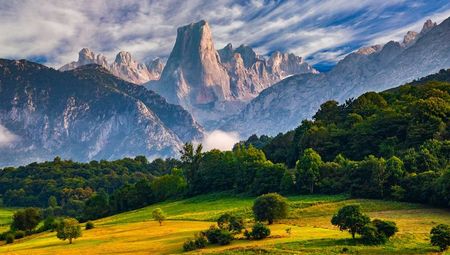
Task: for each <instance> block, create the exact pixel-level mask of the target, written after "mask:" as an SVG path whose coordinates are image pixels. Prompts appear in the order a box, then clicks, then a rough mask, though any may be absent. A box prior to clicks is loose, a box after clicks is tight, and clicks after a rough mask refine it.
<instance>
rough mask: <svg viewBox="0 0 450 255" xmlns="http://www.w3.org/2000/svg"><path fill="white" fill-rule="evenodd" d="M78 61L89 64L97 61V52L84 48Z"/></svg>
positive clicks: (79, 53)
mask: <svg viewBox="0 0 450 255" xmlns="http://www.w3.org/2000/svg"><path fill="white" fill-rule="evenodd" d="M78 62H79V63H81V64H83V65H87V64H92V63H93V62H95V53H94V52H92V51H91V50H90V49H88V48H83V49H81V50H80V52H78Z"/></svg>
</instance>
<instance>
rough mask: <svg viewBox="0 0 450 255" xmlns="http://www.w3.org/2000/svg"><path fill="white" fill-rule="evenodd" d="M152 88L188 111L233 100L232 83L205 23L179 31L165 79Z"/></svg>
mask: <svg viewBox="0 0 450 255" xmlns="http://www.w3.org/2000/svg"><path fill="white" fill-rule="evenodd" d="M150 88H151V89H154V90H155V91H157V92H158V93H160V94H161V95H162V96H164V97H165V98H166V99H167V100H168V101H169V102H171V103H179V104H181V105H182V106H184V107H186V108H188V109H189V108H191V107H192V106H195V105H204V104H208V103H213V102H216V101H225V100H229V99H231V92H230V81H229V79H228V75H227V72H226V70H225V68H224V67H223V66H222V65H221V64H220V61H219V56H218V53H217V51H216V50H215V48H214V44H213V41H212V36H211V31H210V28H209V26H208V24H207V23H206V22H205V21H200V22H197V23H192V24H190V25H187V26H184V27H180V28H178V30H177V39H176V42H175V46H174V47H173V50H172V52H171V53H170V56H169V59H168V60H167V64H166V66H165V68H164V70H163V72H162V74H161V78H160V80H159V81H158V82H157V84H156V85H155V86H153V87H150Z"/></svg>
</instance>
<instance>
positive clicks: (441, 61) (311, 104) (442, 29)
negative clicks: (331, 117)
mask: <svg viewBox="0 0 450 255" xmlns="http://www.w3.org/2000/svg"><path fill="white" fill-rule="evenodd" d="M449 67H450V18H448V19H447V20H445V21H443V22H442V23H441V24H439V25H436V23H434V22H432V21H427V22H426V23H425V24H424V26H423V29H422V31H421V32H420V33H413V32H408V34H407V35H406V36H405V39H404V40H403V42H394V41H391V42H388V43H386V44H384V45H382V46H381V45H375V46H370V47H365V48H362V49H360V50H358V51H356V52H354V53H351V54H349V55H348V56H346V57H345V58H344V59H343V60H341V61H340V62H339V63H338V64H337V65H336V66H335V67H334V68H333V69H332V70H330V71H329V72H327V73H322V74H317V75H311V74H302V75H293V76H291V77H289V78H286V79H284V80H282V81H280V82H278V83H277V84H275V85H272V86H271V87H270V88H267V89H266V90H264V91H263V92H261V93H260V94H259V95H258V96H257V97H256V98H255V99H253V100H252V101H251V102H250V103H249V104H248V105H246V107H245V108H244V109H243V110H242V111H241V112H240V113H239V114H236V115H234V116H232V117H229V118H228V119H226V120H225V121H223V123H224V124H223V125H221V126H219V127H220V128H221V129H225V130H232V131H238V132H240V133H241V135H242V136H244V137H245V136H249V135H251V134H253V133H256V134H270V135H276V134H277V133H278V132H285V131H287V130H289V129H292V128H294V127H296V126H298V125H299V124H300V122H301V121H302V120H303V119H307V118H311V117H312V116H313V114H314V113H315V112H316V111H317V110H318V108H319V106H320V104H322V103H324V102H325V101H327V100H332V99H333V100H337V101H340V102H344V101H345V100H347V99H349V98H352V97H357V96H359V95H361V94H363V93H365V92H367V91H383V90H386V89H388V88H392V87H395V86H399V85H402V84H404V83H406V82H410V81H412V80H414V79H417V78H420V77H424V76H427V75H429V74H433V73H436V72H438V71H439V70H440V69H447V68H449Z"/></svg>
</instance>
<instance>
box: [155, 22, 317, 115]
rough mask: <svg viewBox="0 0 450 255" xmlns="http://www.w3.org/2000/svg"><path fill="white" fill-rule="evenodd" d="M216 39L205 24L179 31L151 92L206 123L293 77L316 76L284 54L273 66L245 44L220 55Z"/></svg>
mask: <svg viewBox="0 0 450 255" xmlns="http://www.w3.org/2000/svg"><path fill="white" fill-rule="evenodd" d="M212 38H213V37H212V34H211V29H210V27H209V25H208V23H207V22H206V21H204V20H201V21H199V22H196V23H191V24H189V25H186V26H183V27H180V28H178V29H177V38H176V42H175V45H174V47H173V49H172V52H171V53H170V56H169V59H168V60H167V64H166V66H165V67H164V70H163V72H162V74H161V78H160V79H159V80H158V81H156V82H150V83H148V88H149V89H151V90H154V91H156V92H158V93H159V94H161V95H163V96H164V97H165V98H166V99H167V100H168V101H169V102H171V103H177V104H181V105H182V106H183V107H185V108H186V109H188V110H189V111H191V113H192V114H193V115H194V116H195V117H196V118H197V120H199V121H200V122H202V123H207V122H210V121H212V122H213V121H216V120H218V119H220V118H223V116H224V115H229V114H232V113H235V112H237V111H239V110H240V109H241V107H242V106H243V105H244V104H245V103H246V102H247V101H248V100H250V99H252V98H254V97H256V96H257V95H258V94H259V93H260V92H261V91H263V90H264V89H266V88H268V87H270V86H271V85H272V84H274V83H275V82H277V81H279V80H280V79H283V78H285V77H287V76H289V75H292V74H300V73H315V72H317V71H315V69H314V68H312V67H311V66H309V65H308V64H307V63H305V62H304V61H303V59H302V58H300V57H297V56H295V55H294V54H281V53H280V59H279V60H277V61H272V62H271V63H269V62H268V60H266V59H265V58H262V57H259V56H258V55H257V54H256V52H255V51H254V50H253V49H252V48H251V47H250V46H248V45H245V44H242V45H240V46H239V47H237V48H236V49H235V48H233V45H232V44H231V43H229V44H227V45H226V46H225V47H224V48H223V49H220V50H218V51H216V49H215V48H214V42H213V39H212ZM275 62H276V64H275V65H274V63H275ZM272 67H274V68H272Z"/></svg>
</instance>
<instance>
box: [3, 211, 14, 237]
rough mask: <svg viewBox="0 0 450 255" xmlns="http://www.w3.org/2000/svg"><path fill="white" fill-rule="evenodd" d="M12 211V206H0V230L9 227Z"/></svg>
mask: <svg viewBox="0 0 450 255" xmlns="http://www.w3.org/2000/svg"><path fill="white" fill-rule="evenodd" d="M14 211H15V209H14V208H0V232H4V231H6V230H8V229H9V225H10V224H11V220H12V215H13V213H14Z"/></svg>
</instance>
